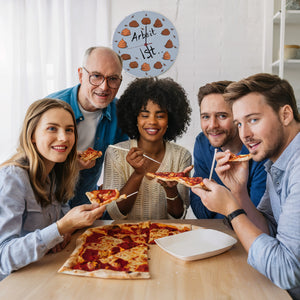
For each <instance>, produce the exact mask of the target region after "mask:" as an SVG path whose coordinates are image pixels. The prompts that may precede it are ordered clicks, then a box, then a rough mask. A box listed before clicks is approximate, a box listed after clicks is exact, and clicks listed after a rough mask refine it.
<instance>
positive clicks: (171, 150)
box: [103, 78, 192, 220]
mask: <svg viewBox="0 0 300 300" xmlns="http://www.w3.org/2000/svg"><path fill="white" fill-rule="evenodd" d="M190 114H191V108H190V106H189V102H188V100H187V96H186V93H185V91H184V89H183V88H182V87H181V86H180V85H179V84H178V83H176V82H175V81H173V80H172V79H171V78H165V79H157V78H142V79H136V80H134V81H133V82H132V83H131V84H130V85H129V86H128V87H127V89H126V90H125V92H124V94H123V95H122V96H121V97H120V99H119V101H118V103H117V116H118V125H119V127H120V128H121V129H122V131H123V132H124V133H126V134H127V135H128V136H129V137H130V140H129V141H125V142H121V143H119V144H117V146H118V147H119V148H123V149H124V150H127V151H124V150H121V149H116V148H113V147H109V148H108V149H107V152H106V155H105V164H104V166H105V167H104V182H103V188H104V189H115V188H116V189H119V190H120V192H121V194H127V195H130V194H132V193H134V192H138V193H136V194H134V195H132V196H130V197H128V198H127V199H124V200H122V201H119V202H112V203H110V204H108V206H107V212H108V214H109V215H110V217H111V218H112V219H131V220H146V219H167V218H183V217H184V216H185V212H186V208H187V206H188V205H189V194H188V189H187V188H186V187H185V186H183V185H177V183H176V182H168V183H166V182H162V181H159V183H160V184H158V183H157V182H156V180H153V179H150V178H148V177H147V176H145V175H146V173H147V172H182V171H183V170H185V172H188V171H189V170H190V168H188V167H189V166H190V165H191V161H192V158H191V154H190V153H189V151H188V150H187V149H185V148H184V147H181V146H179V145H177V144H175V143H173V142H171V141H172V140H176V138H177V137H179V136H181V135H182V134H183V133H184V132H185V131H186V129H187V126H188V125H189V122H190ZM144 154H145V155H147V156H149V157H150V158H153V159H155V160H156V161H158V162H159V163H157V162H154V161H152V160H150V159H148V158H147V157H145V156H144Z"/></svg>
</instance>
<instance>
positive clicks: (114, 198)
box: [85, 189, 127, 206]
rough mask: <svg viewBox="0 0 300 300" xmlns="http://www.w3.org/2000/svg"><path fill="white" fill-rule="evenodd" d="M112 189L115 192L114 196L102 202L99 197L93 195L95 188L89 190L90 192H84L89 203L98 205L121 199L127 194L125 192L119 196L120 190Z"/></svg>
mask: <svg viewBox="0 0 300 300" xmlns="http://www.w3.org/2000/svg"><path fill="white" fill-rule="evenodd" d="M114 191H115V192H116V196H114V197H111V198H110V199H107V200H105V201H103V202H100V201H99V198H98V197H97V196H96V195H95V193H96V192H97V190H95V191H91V192H86V193H85V194H86V196H87V197H88V198H89V200H90V202H91V203H97V204H99V205H100V206H103V205H107V204H108V203H110V202H113V201H116V200H123V199H126V198H127V196H126V195H125V194H123V195H121V196H120V192H119V191H118V190H117V189H115V190H114Z"/></svg>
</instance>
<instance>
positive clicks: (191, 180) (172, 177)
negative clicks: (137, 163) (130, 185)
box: [146, 172, 209, 191]
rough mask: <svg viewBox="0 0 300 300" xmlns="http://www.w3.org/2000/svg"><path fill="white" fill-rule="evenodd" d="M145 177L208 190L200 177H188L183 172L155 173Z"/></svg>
mask: <svg viewBox="0 0 300 300" xmlns="http://www.w3.org/2000/svg"><path fill="white" fill-rule="evenodd" d="M146 175H147V176H149V177H151V178H156V179H158V180H162V181H166V182H167V181H176V182H178V183H181V184H183V185H185V186H187V187H200V188H202V189H204V190H207V191H208V190H209V189H208V188H207V187H206V186H205V184H204V183H203V178H202V177H189V176H188V175H187V174H186V173H185V172H180V173H175V172H157V173H147V174H146Z"/></svg>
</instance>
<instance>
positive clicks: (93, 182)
mask: <svg viewBox="0 0 300 300" xmlns="http://www.w3.org/2000/svg"><path fill="white" fill-rule="evenodd" d="M79 87H80V84H78V85H76V86H74V87H71V88H68V89H65V90H62V91H59V92H55V93H53V94H50V95H49V96H48V97H47V98H56V99H61V100H63V101H65V102H67V103H69V104H70V105H71V107H72V109H73V111H74V114H75V118H76V122H77V124H78V123H79V122H82V121H84V117H83V115H82V113H81V111H80V109H79V106H78V100H77V95H78V90H79ZM116 102H117V98H115V99H114V100H113V101H112V102H111V103H110V104H109V105H108V106H107V107H106V108H104V109H103V110H102V115H101V118H100V120H99V122H98V125H97V129H96V135H95V143H94V149H95V150H98V151H102V156H101V157H100V158H98V159H97V160H96V165H95V166H94V167H93V168H91V169H85V170H81V171H80V174H79V181H78V182H77V185H76V191H75V196H74V197H73V198H72V199H71V200H70V201H69V204H70V206H71V207H74V206H77V205H80V204H86V203H90V201H89V200H88V198H87V197H86V195H85V193H86V192H89V191H92V190H96V189H98V187H97V182H98V180H99V177H100V175H101V171H102V165H103V160H104V154H105V151H106V149H107V147H108V146H109V145H111V144H116V143H119V142H122V141H125V140H127V139H128V136H127V135H125V134H123V133H122V132H121V129H120V128H119V127H118V126H117V125H118V124H117V113H116Z"/></svg>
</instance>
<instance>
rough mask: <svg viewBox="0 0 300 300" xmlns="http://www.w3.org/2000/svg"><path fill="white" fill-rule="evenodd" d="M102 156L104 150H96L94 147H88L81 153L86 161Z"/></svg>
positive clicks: (81, 156)
mask: <svg viewBox="0 0 300 300" xmlns="http://www.w3.org/2000/svg"><path fill="white" fill-rule="evenodd" d="M101 156H102V152H101V151H97V150H94V149H93V148H91V147H89V148H87V149H86V150H85V151H83V152H82V153H81V154H80V158H81V159H82V160H84V161H88V160H95V159H97V158H99V157H101Z"/></svg>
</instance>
